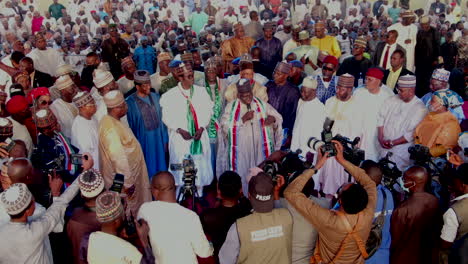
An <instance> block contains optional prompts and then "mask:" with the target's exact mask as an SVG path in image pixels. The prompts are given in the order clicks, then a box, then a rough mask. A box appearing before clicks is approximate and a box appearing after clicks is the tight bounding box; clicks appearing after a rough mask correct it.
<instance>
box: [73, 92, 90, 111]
mask: <svg viewBox="0 0 468 264" xmlns="http://www.w3.org/2000/svg"><path fill="white" fill-rule="evenodd" d="M73 103H74V104H75V106H76V107H77V108H80V107H83V106H86V105H88V104H90V103H92V104H95V102H94V99H93V96H91V94H90V93H88V92H78V93H77V94H76V95H75V97H73Z"/></svg>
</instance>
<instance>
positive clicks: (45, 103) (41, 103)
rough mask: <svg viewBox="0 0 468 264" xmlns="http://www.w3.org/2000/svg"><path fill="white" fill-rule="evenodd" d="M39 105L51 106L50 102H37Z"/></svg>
mask: <svg viewBox="0 0 468 264" xmlns="http://www.w3.org/2000/svg"><path fill="white" fill-rule="evenodd" d="M39 104H40V105H44V106H45V105H51V104H52V101H40V102H39Z"/></svg>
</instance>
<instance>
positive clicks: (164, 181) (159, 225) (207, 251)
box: [100, 171, 213, 264]
mask: <svg viewBox="0 0 468 264" xmlns="http://www.w3.org/2000/svg"><path fill="white" fill-rule="evenodd" d="M176 190H177V188H176V183H175V179H174V176H173V175H172V174H171V173H170V172H167V171H162V172H159V173H157V174H156V175H155V176H154V177H153V178H152V181H151V193H152V194H153V198H154V200H155V201H153V202H147V203H144V204H143V205H142V206H141V207H140V210H139V212H138V217H137V219H143V220H145V221H146V222H147V223H148V226H149V238H150V241H151V244H152V245H153V253H154V256H155V258H156V262H157V263H158V264H172V263H184V264H191V263H193V264H197V263H198V262H197V256H199V257H201V258H207V257H209V256H211V255H212V254H213V247H212V246H211V245H210V244H209V242H208V240H207V239H206V236H205V234H204V233H203V228H202V225H201V223H200V218H199V217H198V215H197V214H195V212H193V211H191V210H189V209H186V208H184V207H182V206H181V205H179V204H178V203H177V200H176ZM100 263H105V262H100Z"/></svg>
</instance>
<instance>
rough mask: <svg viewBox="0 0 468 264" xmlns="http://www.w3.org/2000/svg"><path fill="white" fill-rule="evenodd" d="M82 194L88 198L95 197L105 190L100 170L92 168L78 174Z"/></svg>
mask: <svg viewBox="0 0 468 264" xmlns="http://www.w3.org/2000/svg"><path fill="white" fill-rule="evenodd" d="M78 185H79V186H80V191H81V194H82V195H83V196H84V197H86V198H94V197H96V196H98V195H99V194H100V193H101V192H102V190H104V179H103V178H102V175H101V173H99V171H97V170H94V169H90V170H86V171H83V173H81V174H80V175H79V176H78Z"/></svg>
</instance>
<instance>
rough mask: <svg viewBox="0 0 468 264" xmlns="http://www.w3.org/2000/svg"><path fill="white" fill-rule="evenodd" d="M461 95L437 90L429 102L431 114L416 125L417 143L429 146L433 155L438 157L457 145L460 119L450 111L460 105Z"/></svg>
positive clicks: (415, 135)
mask: <svg viewBox="0 0 468 264" xmlns="http://www.w3.org/2000/svg"><path fill="white" fill-rule="evenodd" d="M459 97H460V96H459V95H458V94H456V93H454V92H452V91H450V90H440V91H435V92H434V93H433V95H432V99H431V101H430V104H429V112H430V113H429V114H427V115H426V117H425V118H424V119H423V121H422V122H421V123H419V125H418V126H417V127H416V130H415V133H414V138H415V143H416V144H421V145H423V146H426V147H428V148H429V151H430V153H431V155H432V157H438V156H441V155H443V154H445V153H446V152H447V150H448V149H450V148H453V147H455V146H456V145H457V141H458V134H460V132H461V129H460V125H459V123H458V119H457V118H456V117H455V116H454V115H453V114H452V113H450V111H449V108H453V107H455V106H456V105H458V103H459V101H458V99H459Z"/></svg>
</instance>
